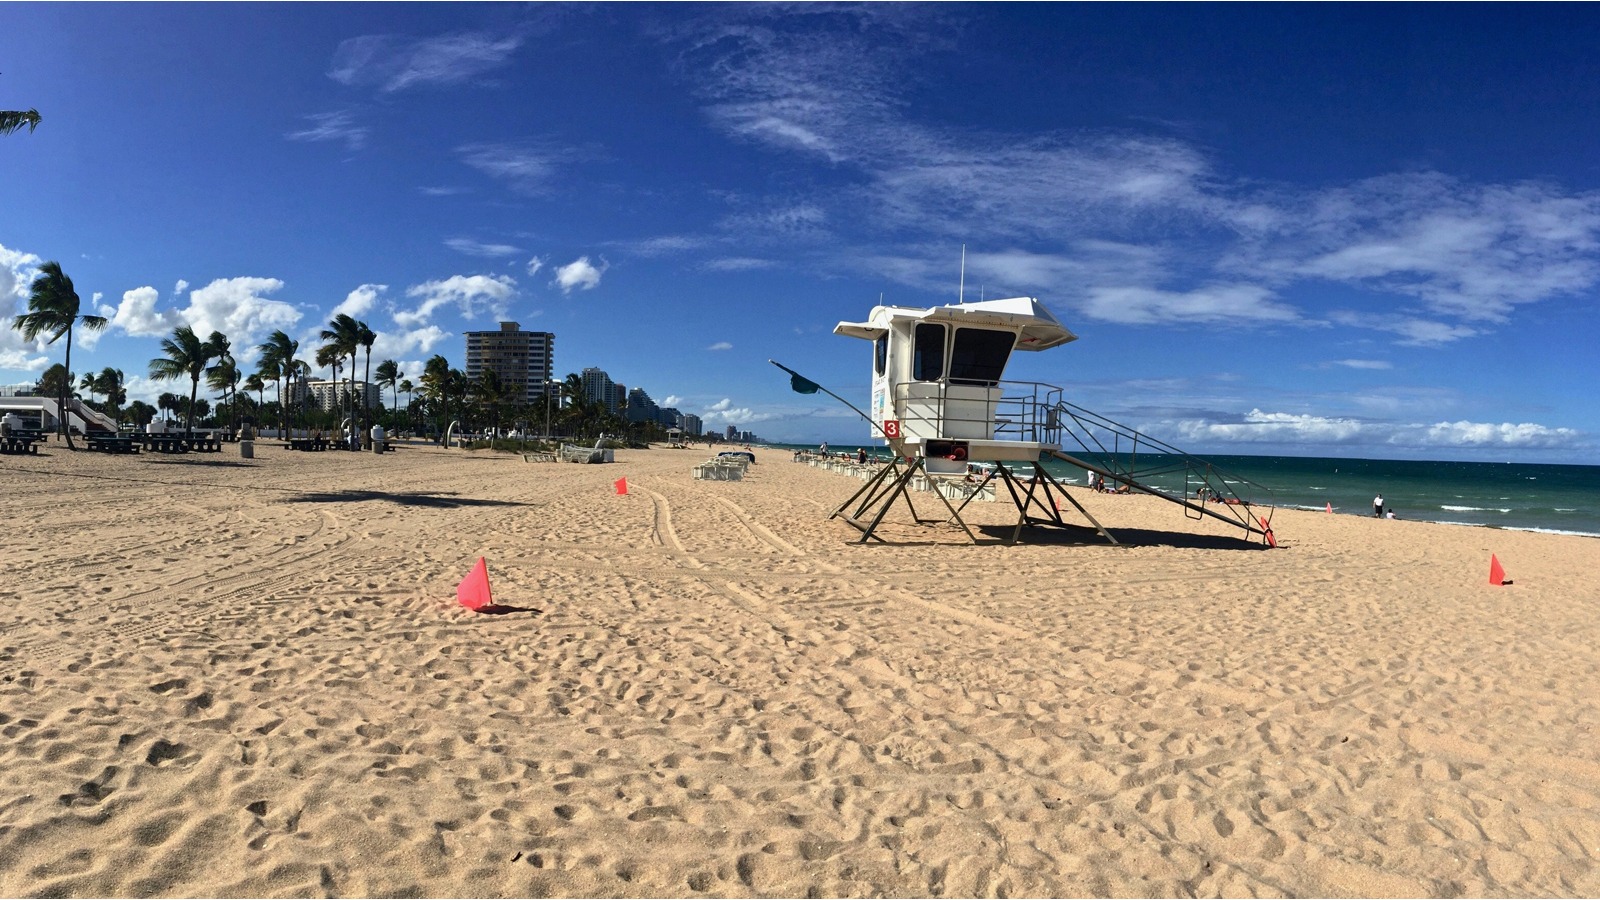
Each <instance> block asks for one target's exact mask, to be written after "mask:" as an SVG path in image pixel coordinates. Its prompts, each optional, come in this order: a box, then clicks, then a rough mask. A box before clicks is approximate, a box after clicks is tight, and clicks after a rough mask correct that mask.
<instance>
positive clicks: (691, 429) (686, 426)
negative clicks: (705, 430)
mask: <svg viewBox="0 0 1600 900" xmlns="http://www.w3.org/2000/svg"><path fill="white" fill-rule="evenodd" d="M678 427H679V428H682V429H683V433H684V434H685V435H694V436H695V437H699V436H700V429H701V428H702V426H701V424H700V417H699V416H696V415H692V414H690V413H684V414H683V415H681V416H679V417H678Z"/></svg>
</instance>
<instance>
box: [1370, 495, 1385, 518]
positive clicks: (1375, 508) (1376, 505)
mask: <svg viewBox="0 0 1600 900" xmlns="http://www.w3.org/2000/svg"><path fill="white" fill-rule="evenodd" d="M1372 514H1373V515H1375V516H1377V517H1378V518H1380V519H1381V518H1383V495H1382V494H1379V495H1378V496H1376V497H1373V498H1372Z"/></svg>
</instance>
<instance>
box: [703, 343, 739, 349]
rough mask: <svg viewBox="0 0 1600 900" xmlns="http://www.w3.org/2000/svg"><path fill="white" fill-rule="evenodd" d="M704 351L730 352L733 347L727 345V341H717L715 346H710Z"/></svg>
mask: <svg viewBox="0 0 1600 900" xmlns="http://www.w3.org/2000/svg"><path fill="white" fill-rule="evenodd" d="M706 349H707V350H732V349H733V345H732V344H730V343H728V342H727V341H717V342H716V343H715V344H712V345H711V346H709V347H707V348H706Z"/></svg>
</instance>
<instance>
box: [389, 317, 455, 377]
mask: <svg viewBox="0 0 1600 900" xmlns="http://www.w3.org/2000/svg"><path fill="white" fill-rule="evenodd" d="M452 336H453V335H452V333H451V332H449V331H445V330H444V329H443V328H440V327H439V326H437V325H424V326H422V327H420V328H401V329H395V328H388V329H385V330H383V331H380V332H378V340H377V341H376V342H375V343H374V344H373V345H372V352H373V355H374V356H376V357H378V358H379V359H384V358H389V357H395V356H403V355H405V354H407V353H413V352H415V353H431V352H432V351H433V348H434V347H436V346H438V345H439V343H440V342H442V341H444V340H445V339H447V338H450V337H452ZM407 371H410V370H409V369H408V370H407ZM413 374H414V375H415V377H414V378H413V379H412V380H413V381H415V380H416V379H417V378H421V377H422V366H421V364H420V363H419V364H418V365H417V366H416V371H415V372H414V373H413Z"/></svg>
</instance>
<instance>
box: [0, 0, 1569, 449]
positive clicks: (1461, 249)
mask: <svg viewBox="0 0 1600 900" xmlns="http://www.w3.org/2000/svg"><path fill="white" fill-rule="evenodd" d="M7 12H8V13H9V16H8V19H9V20H10V27H8V28H7V29H4V31H3V33H0V109H28V108H37V109H38V110H39V111H40V113H41V114H42V115H43V117H44V122H43V124H42V125H41V126H40V127H39V129H38V130H37V131H36V132H34V133H32V134H28V133H25V132H24V133H17V134H13V135H10V136H7V137H5V138H0V179H3V180H4V187H5V190H4V199H3V200H0V314H3V315H5V316H7V317H8V318H9V316H11V315H14V314H15V313H17V312H19V311H23V310H24V309H25V307H26V291H27V284H28V282H29V281H30V280H31V278H32V273H33V271H34V269H35V268H36V267H37V266H38V265H39V263H40V262H41V261H44V260H57V261H59V262H61V264H62V265H63V267H64V268H65V270H66V271H67V273H68V274H69V275H70V276H71V277H72V278H73V280H74V281H75V282H76V284H77V287H78V291H79V293H80V294H81V295H82V296H83V297H84V298H85V301H86V305H90V306H95V307H99V308H101V309H102V311H103V312H104V313H105V314H106V315H107V316H109V317H111V318H112V319H113V325H112V327H111V328H110V329H108V330H107V331H106V332H104V333H102V334H101V335H99V336H98V338H97V339H96V338H80V339H79V340H78V342H77V343H75V345H74V354H73V362H74V369H75V370H77V371H79V372H83V371H89V370H93V371H98V370H99V369H100V368H102V367H104V366H107V365H109V366H114V367H117V368H121V369H123V370H124V371H125V372H126V373H127V375H128V376H129V378H130V382H131V384H130V395H131V396H132V397H134V398H145V399H151V398H153V397H154V396H155V395H156V394H158V393H160V392H162V391H165V390H172V389H173V388H172V386H171V385H168V384H162V383H153V382H150V381H149V380H148V379H147V377H146V376H147V373H148V363H149V360H150V359H151V357H153V356H155V355H156V354H157V352H158V343H159V339H160V337H161V336H163V335H165V334H168V333H170V332H171V330H172V328H173V327H175V326H176V325H179V324H190V325H193V326H195V327H196V330H198V331H201V332H202V333H207V332H208V331H209V330H211V329H216V330H221V331H223V332H224V333H226V334H228V335H229V336H230V337H231V338H232V339H233V340H234V343H235V346H236V347H246V346H248V347H253V346H254V345H255V344H258V343H260V341H261V340H262V339H263V338H264V337H265V336H266V335H267V334H268V333H270V332H271V331H272V330H273V329H275V328H282V329H284V330H285V331H287V332H288V333H290V334H291V335H293V336H295V337H297V338H299V339H300V340H301V343H302V347H303V348H305V351H306V352H305V354H304V355H305V356H306V357H307V358H309V357H310V355H311V353H313V352H314V346H315V344H316V340H315V333H316V331H317V330H319V329H320V328H321V327H323V326H324V325H325V323H326V322H327V321H328V319H329V318H331V317H332V316H333V315H334V314H335V313H336V312H350V313H352V314H354V315H356V316H357V317H358V318H361V319H363V320H365V321H367V322H369V323H370V324H371V325H372V327H373V328H374V329H375V330H376V331H377V332H378V333H379V339H378V344H377V346H376V347H375V348H374V356H375V359H380V360H381V359H384V358H392V359H395V360H398V361H400V363H401V368H402V370H404V371H405V372H407V373H410V374H412V375H416V374H419V373H420V372H421V368H422V362H423V361H424V360H426V359H427V358H428V357H429V356H431V355H433V354H436V353H438V354H443V355H444V356H446V357H447V358H449V359H450V360H451V361H452V363H454V364H455V365H458V366H459V365H461V364H462V363H463V362H464V355H465V351H464V339H463V338H462V337H461V334H462V332H463V331H468V330H477V329H492V328H494V327H496V326H495V323H496V322H497V321H499V320H501V319H510V320H514V321H517V322H520V323H521V324H522V327H523V328H525V329H531V330H545V331H552V332H554V333H555V334H556V368H557V372H558V374H564V373H566V372H575V371H579V370H581V369H583V368H585V367H588V366H598V367H601V368H603V369H606V370H607V371H608V372H610V373H611V375H612V377H613V378H615V379H616V380H618V381H621V382H623V383H625V384H627V385H628V386H629V387H635V386H637V387H642V388H644V389H645V390H646V391H648V392H649V393H650V395H651V396H652V397H653V398H654V399H656V400H657V401H658V402H661V403H663V404H668V403H670V404H672V405H676V406H677V407H679V408H680V409H682V410H684V411H686V412H693V413H696V414H699V415H701V416H702V417H703V418H704V419H705V421H706V423H707V425H708V426H715V427H722V426H725V425H727V424H736V425H739V426H740V427H742V428H748V429H751V430H754V431H756V432H757V433H759V434H762V435H763V436H766V437H768V438H771V439H774V440H794V441H811V440H821V439H824V438H825V439H828V440H830V441H832V442H834V443H854V442H856V441H858V440H860V439H862V437H863V436H864V434H865V429H864V428H863V427H862V426H861V425H860V424H859V423H858V420H857V421H852V417H853V414H851V413H849V412H848V411H845V410H842V409H839V408H834V407H833V406H830V405H829V404H830V403H831V401H827V400H826V398H823V399H820V400H819V399H818V398H819V397H821V395H815V396H804V395H798V394H793V393H790V392H789V390H788V381H787V378H786V377H784V376H783V374H782V373H781V372H779V371H778V370H776V369H774V368H772V367H771V366H769V365H767V363H766V360H767V359H768V358H774V359H777V360H778V361H780V362H783V363H785V364H787V365H789V366H791V367H793V368H796V369H799V370H800V371H802V372H804V373H806V374H807V375H809V376H810V377H811V378H813V379H814V380H816V381H819V382H821V383H822V384H824V385H826V386H828V387H830V388H832V389H833V390H835V391H837V392H839V393H841V394H843V395H844V396H846V397H847V398H850V399H852V400H854V401H856V402H857V403H858V405H860V404H862V403H865V402H866V399H867V398H866V395H867V391H868V377H867V376H868V370H867V367H868V354H867V346H866V345H865V344H863V343H862V342H859V341H856V340H852V339H849V338H843V337H835V336H833V335H832V334H831V333H830V332H831V330H832V328H833V325H834V324H835V323H837V322H838V321H840V320H859V319H862V318H864V317H865V316H866V314H867V313H868V311H869V310H870V308H871V307H872V306H873V305H875V304H876V303H877V302H878V299H879V297H880V296H881V297H882V298H883V299H884V301H885V302H889V303H895V304H900V305H908V306H928V305H934V304H940V303H948V302H953V301H954V300H955V299H956V292H957V284H958V280H959V279H960V274H961V273H960V260H961V248H962V246H963V245H965V246H966V285H967V297H968V299H975V298H977V297H988V298H993V297H997V296H1016V295H1029V296H1035V297H1038V298H1039V299H1040V300H1041V301H1043V302H1044V303H1045V304H1046V305H1047V306H1048V307H1049V308H1050V309H1052V310H1053V311H1054V312H1055V313H1056V315H1057V316H1058V317H1059V318H1060V319H1061V320H1062V321H1063V322H1064V323H1065V324H1066V325H1067V326H1068V327H1070V328H1072V329H1073V330H1074V331H1075V332H1076V333H1077V334H1078V335H1079V336H1080V339H1079V340H1078V341H1077V342H1075V343H1073V344H1069V345H1067V346H1066V347H1064V348H1061V349H1058V350H1053V351H1048V352H1045V353H1041V354H1019V359H1017V360H1016V361H1014V362H1013V364H1012V367H1011V369H1010V370H1009V371H1008V375H1009V376H1010V377H1011V378H1015V379H1026V380H1037V381H1046V382H1051V383H1054V384H1060V385H1063V386H1065V387H1067V388H1068V397H1069V398H1071V399H1073V400H1074V401H1075V402H1077V403H1079V404H1080V405H1082V406H1085V407H1088V408H1089V409H1093V410H1095V411H1097V412H1101V413H1103V414H1106V415H1110V416H1112V417H1114V418H1119V419H1122V420H1125V421H1128V422H1130V423H1132V424H1135V425H1137V426H1139V427H1141V428H1143V429H1144V430H1146V431H1148V432H1149V433H1151V434H1153V435H1155V436H1157V437H1160V438H1163V439H1165V440H1167V441H1169V442H1172V443H1175V444H1177V445H1179V446H1182V447H1185V448H1186V449H1191V450H1194V451H1196V452H1211V453H1218V452H1235V453H1269V454H1270V453H1293V454H1300V455H1329V456H1368V457H1397V458H1408V457H1410V458H1451V459H1457V458H1462V459H1473V458H1484V459H1496V460H1498V459H1523V460H1532V461H1550V462H1585V463H1596V462H1600V437H1597V436H1600V404H1597V403H1596V402H1595V399H1594V398H1595V394H1596V391H1595V387H1594V386H1595V385H1596V384H1597V383H1600V371H1597V370H1600V363H1597V360H1600V353H1597V352H1596V350H1595V348H1596V346H1597V343H1600V326H1597V317H1596V313H1595V307H1596V305H1595V297H1596V294H1597V291H1600V129H1597V128H1596V125H1595V123H1596V121H1600V120H1597V118H1596V111H1597V110H1600V57H1597V56H1596V54H1595V53H1594V52H1593V48H1594V47H1595V46H1600V13H1596V12H1595V10H1594V9H1593V8H1591V7H1588V6H1584V5H1552V6H1546V5H1517V6H1501V5H1438V4H1431V5H1417V6H1412V5H1391V4H1372V5H1355V6H1344V5H1331V6H1329V5H1308V4H1295V5H1290V6H1257V5H1249V6H1243V5H1226V6H1213V5H1182V6H1151V5H1142V4H1139V5H1128V6H1120V5H1119V6H1107V5H1097V4H1090V5H1055V4H1037V5H1036V4H1027V5H999V4H984V5H956V4H949V5H946V4H941V5H934V6H919V5H909V4H907V5H902V4H895V5H873V6H865V7H839V6H817V5H812V6H781V5H761V6H746V5H732V4H726V5H708V6H699V5H663V6H657V5H646V4H628V5H599V6H578V5H563V6H522V5H510V4H494V5H474V4H450V5H429V4H405V5H385V4H359V5H341V4H283V5H277V4H269V5H256V4H227V5H199V4H183V5H163V4H132V5H114V4H59V5H33V4H12V5H9V6H8V7H7ZM91 298H92V299H91ZM61 353H62V347H61V345H60V344H59V343H58V344H57V345H55V346H51V347H41V346H35V345H29V344H25V343H24V342H23V341H22V340H21V339H20V336H18V335H17V334H16V333H15V332H10V331H5V332H0V383H19V382H24V381H31V380H34V379H36V378H37V377H38V374H39V373H40V372H41V371H42V370H43V369H44V367H45V366H47V365H48V364H50V363H51V362H59V361H60V359H61ZM243 355H244V358H245V361H246V363H247V364H249V363H252V362H253V355H249V354H243Z"/></svg>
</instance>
